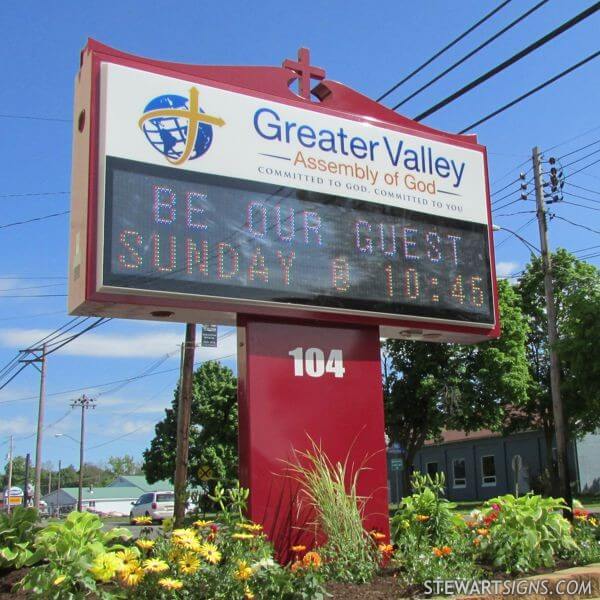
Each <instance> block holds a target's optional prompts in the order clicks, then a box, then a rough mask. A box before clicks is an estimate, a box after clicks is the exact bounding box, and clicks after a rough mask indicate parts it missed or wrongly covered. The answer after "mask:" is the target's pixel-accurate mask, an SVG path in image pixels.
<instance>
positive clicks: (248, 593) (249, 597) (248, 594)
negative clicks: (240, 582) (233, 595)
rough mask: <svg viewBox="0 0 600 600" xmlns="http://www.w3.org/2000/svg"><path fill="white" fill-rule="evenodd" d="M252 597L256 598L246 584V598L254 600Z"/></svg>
mask: <svg viewBox="0 0 600 600" xmlns="http://www.w3.org/2000/svg"><path fill="white" fill-rule="evenodd" d="M252 598H254V594H253V593H252V590H251V589H250V588H249V587H248V586H246V587H245V588H244V599H245V600H252Z"/></svg>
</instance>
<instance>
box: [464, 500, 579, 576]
mask: <svg viewBox="0 0 600 600" xmlns="http://www.w3.org/2000/svg"><path fill="white" fill-rule="evenodd" d="M564 508H565V504H564V501H563V500H562V499H556V498H542V497H541V496H538V495H535V494H527V495H525V496H521V497H520V498H515V497H514V496H513V495H512V494H507V495H505V496H500V497H498V498H493V499H491V500H488V501H487V502H486V503H485V504H484V508H483V510H482V511H481V514H480V515H479V516H478V520H477V522H476V523H475V524H474V526H473V528H472V531H473V535H474V536H475V537H474V540H473V541H474V544H475V545H476V546H478V548H479V550H480V552H481V557H482V558H483V559H484V560H485V561H487V562H489V563H490V564H492V565H493V566H494V567H497V568H500V569H502V570H503V571H506V572H507V573H524V572H527V571H531V570H533V569H536V568H538V567H552V566H553V565H554V563H555V559H556V557H557V556H558V555H559V554H561V553H564V552H567V551H569V550H574V549H575V548H576V544H575V541H574V540H573V537H572V536H571V525H570V523H569V521H567V519H565V518H564V517H563V516H562V514H561V511H562V510H563V509H564Z"/></svg>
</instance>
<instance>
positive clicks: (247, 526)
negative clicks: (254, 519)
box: [238, 523, 263, 533]
mask: <svg viewBox="0 0 600 600" xmlns="http://www.w3.org/2000/svg"><path fill="white" fill-rule="evenodd" d="M238 527H239V528H240V529H245V530H246V531H254V532H256V533H258V532H259V531H262V529H263V526H262V525H259V524H258V523H238Z"/></svg>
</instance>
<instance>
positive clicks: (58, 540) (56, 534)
mask: <svg viewBox="0 0 600 600" xmlns="http://www.w3.org/2000/svg"><path fill="white" fill-rule="evenodd" d="M102 526H103V524H102V521H101V520H100V518H99V517H98V516H97V515H92V514H91V513H87V512H72V513H70V514H69V516H68V517H67V518H66V519H65V520H64V521H62V522H56V523H50V524H49V525H47V526H46V527H45V528H44V529H42V530H41V531H40V532H39V533H38V534H37V536H36V538H35V546H36V552H38V553H39V554H40V556H43V557H44V559H45V561H46V564H43V565H40V566H36V567H33V568H32V569H31V570H30V571H29V572H28V573H27V575H26V576H25V578H24V579H23V581H22V582H21V584H20V585H21V587H22V589H24V590H28V591H30V592H32V594H33V595H34V596H37V597H40V598H44V599H52V600H54V599H55V600H59V599H60V600H62V599H64V598H71V599H77V598H84V597H86V596H87V595H89V594H90V593H91V592H94V593H95V594H96V595H97V596H98V597H99V598H105V597H111V596H110V594H108V593H107V592H104V591H103V590H102V589H101V588H99V587H98V586H97V585H96V580H95V578H94V577H93V575H92V573H91V572H90V570H89V569H90V567H91V565H92V563H93V561H94V559H95V558H96V557H97V556H99V555H102V554H104V553H106V552H107V550H108V549H109V548H110V549H112V550H119V549H123V548H124V546H123V545H122V544H120V543H119V542H120V541H122V540H125V539H128V538H129V537H131V534H130V532H129V531H128V530H127V529H124V528H115V529H112V530H110V531H107V532H103V531H102ZM113 597H114V596H113Z"/></svg>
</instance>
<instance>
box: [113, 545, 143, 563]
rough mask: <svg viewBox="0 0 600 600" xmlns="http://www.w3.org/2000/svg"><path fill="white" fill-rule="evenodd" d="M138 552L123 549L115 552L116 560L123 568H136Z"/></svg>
mask: <svg viewBox="0 0 600 600" xmlns="http://www.w3.org/2000/svg"><path fill="white" fill-rule="evenodd" d="M139 557H140V552H139V550H138V549H137V548H125V549H124V550H121V551H120V552H117V558H118V559H119V560H120V561H121V562H122V563H123V568H128V567H129V566H130V565H133V566H135V567H137V566H138V564H139V563H138V559H139Z"/></svg>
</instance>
